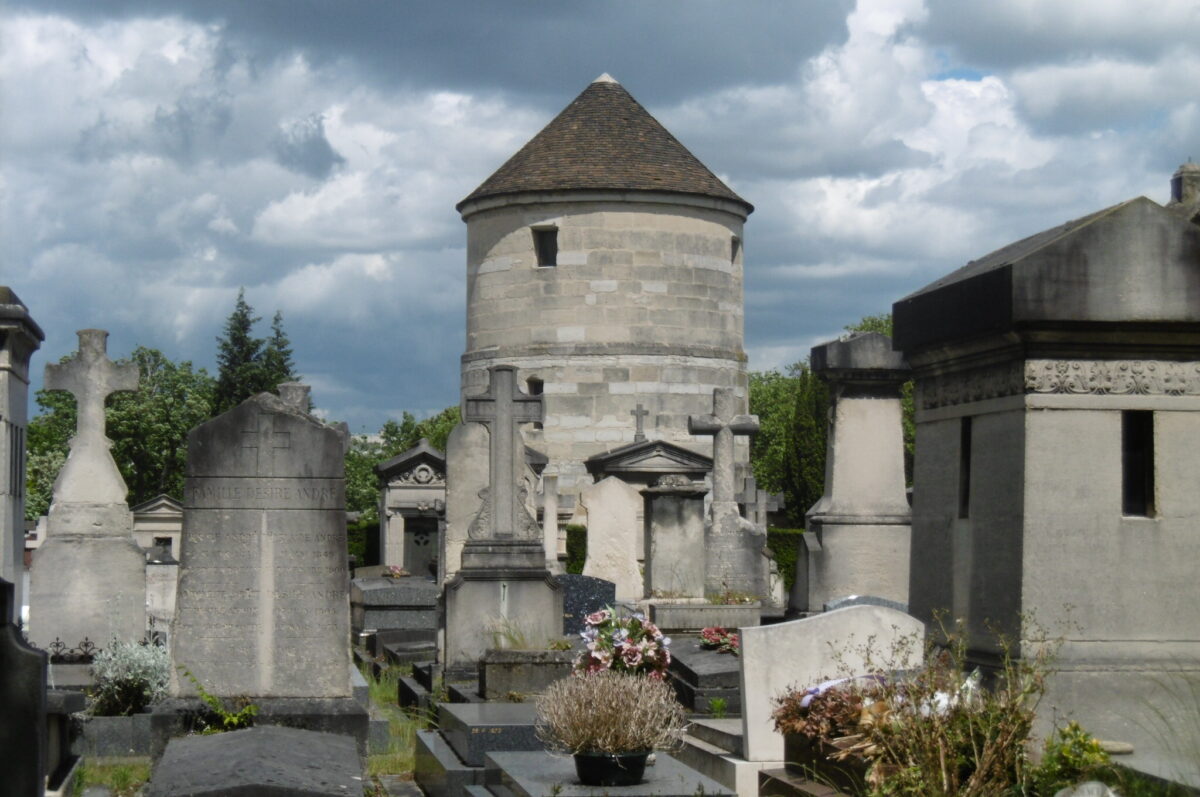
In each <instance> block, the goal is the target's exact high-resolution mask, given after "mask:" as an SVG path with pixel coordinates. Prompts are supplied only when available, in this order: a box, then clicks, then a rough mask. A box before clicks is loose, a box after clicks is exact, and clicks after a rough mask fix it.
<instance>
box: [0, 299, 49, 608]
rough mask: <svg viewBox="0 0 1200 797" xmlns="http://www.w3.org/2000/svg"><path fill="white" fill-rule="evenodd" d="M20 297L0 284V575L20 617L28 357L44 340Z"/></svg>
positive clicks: (22, 569)
mask: <svg viewBox="0 0 1200 797" xmlns="http://www.w3.org/2000/svg"><path fill="white" fill-rule="evenodd" d="M45 337H46V336H45V335H44V334H42V329H41V327H39V326H38V325H37V324H36V323H35V322H34V320H33V318H31V317H30V315H29V311H28V310H27V309H26V308H25V305H24V304H22V303H21V300H20V299H19V298H17V295H16V294H15V293H13V292H12V291H11V290H9V289H8V288H6V287H4V286H2V285H0V578H2V579H4V580H5V581H9V582H11V583H12V585H13V590H14V593H13V594H14V596H15V597H14V598H13V601H12V603H11V607H12V611H13V613H14V614H13V616H12V617H0V624H3V623H7V622H9V621H10V620H14V621H15V620H16V619H17V618H18V617H19V616H20V613H21V604H22V603H23V602H24V600H25V595H24V586H23V585H24V581H25V579H24V577H23V575H24V570H25V568H24V558H25V428H26V426H27V425H28V423H29V415H28V407H29V360H30V358H31V357H33V353H34V352H35V351H37V349H38V347H39V346H41V344H42V341H43V340H45Z"/></svg>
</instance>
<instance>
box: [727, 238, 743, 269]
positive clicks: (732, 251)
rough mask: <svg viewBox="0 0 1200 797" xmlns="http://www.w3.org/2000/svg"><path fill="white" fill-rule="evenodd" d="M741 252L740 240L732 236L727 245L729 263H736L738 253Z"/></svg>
mask: <svg viewBox="0 0 1200 797" xmlns="http://www.w3.org/2000/svg"><path fill="white" fill-rule="evenodd" d="M741 251H742V239H741V238H738V237H737V236H736V235H735V236H733V240H732V241H731V242H730V244H729V262H731V263H736V262H737V259H738V253H739V252H741Z"/></svg>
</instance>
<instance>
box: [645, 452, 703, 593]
mask: <svg viewBox="0 0 1200 797" xmlns="http://www.w3.org/2000/svg"><path fill="white" fill-rule="evenodd" d="M707 492H708V488H707V487H705V486H704V484H703V483H698V482H693V481H692V480H691V479H689V478H688V477H686V476H678V475H674V476H663V477H662V478H660V479H659V480H658V483H657V484H656V485H655V486H654V487H648V488H646V489H645V490H643V491H642V496H643V500H644V501H645V505H646V508H645V522H644V526H645V531H644V533H645V540H646V541H645V548H646V575H645V594H646V595H647V596H649V597H651V598H667V599H676V598H697V599H699V598H703V597H704V573H705V570H704V553H705V550H704V495H705V494H706V493H707Z"/></svg>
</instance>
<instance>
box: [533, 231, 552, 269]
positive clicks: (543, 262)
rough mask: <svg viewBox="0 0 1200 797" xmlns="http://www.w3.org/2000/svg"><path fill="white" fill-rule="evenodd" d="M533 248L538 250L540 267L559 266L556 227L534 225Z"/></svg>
mask: <svg viewBox="0 0 1200 797" xmlns="http://www.w3.org/2000/svg"><path fill="white" fill-rule="evenodd" d="M533 248H534V250H535V251H536V252H537V264H538V267H540V268H545V267H549V266H557V265H558V229H557V228H554V227H540V228H539V227H534V228H533Z"/></svg>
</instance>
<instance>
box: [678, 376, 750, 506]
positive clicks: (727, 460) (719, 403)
mask: <svg viewBox="0 0 1200 797" xmlns="http://www.w3.org/2000/svg"><path fill="white" fill-rule="evenodd" d="M738 409H739V402H738V398H737V394H736V393H735V392H734V390H733V388H731V387H718V388H714V389H713V411H712V414H711V415H692V416H689V417H688V433H689V434H696V435H702V434H703V435H712V436H713V491H712V500H713V502H714V503H715V502H719V501H720V502H731V501H734V500H735V499H734V494H733V479H734V459H733V438H734V435H752V434H754V433H755V432H757V431H758V416H757V415H745V414H739V413H738V412H737V410H738Z"/></svg>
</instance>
